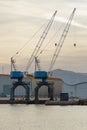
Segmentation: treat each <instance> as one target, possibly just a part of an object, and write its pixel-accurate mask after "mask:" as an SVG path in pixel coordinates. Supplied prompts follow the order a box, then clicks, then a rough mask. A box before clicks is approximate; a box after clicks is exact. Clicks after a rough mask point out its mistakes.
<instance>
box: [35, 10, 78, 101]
mask: <svg viewBox="0 0 87 130" xmlns="http://www.w3.org/2000/svg"><path fill="white" fill-rule="evenodd" d="M75 11H76V8H74V9H73V11H72V14H71V15H70V17H69V20H68V22H67V23H66V26H65V28H64V30H63V33H62V35H61V37H60V40H59V42H58V44H57V43H56V45H55V46H56V49H55V52H54V54H53V57H52V60H51V64H50V68H49V71H48V73H47V72H46V71H35V73H34V75H35V78H36V79H41V80H42V81H40V82H39V83H38V84H37V87H36V88H35V100H36V101H38V91H39V88H40V87H41V86H43V85H45V86H47V87H48V96H49V97H50V99H51V100H53V84H51V83H49V82H47V81H46V79H47V78H48V77H49V76H51V70H52V68H53V66H54V64H55V62H56V60H57V58H58V56H59V53H60V51H61V48H62V46H63V43H64V41H65V38H66V36H67V34H68V31H69V28H70V25H71V22H72V19H73V16H74V13H75Z"/></svg>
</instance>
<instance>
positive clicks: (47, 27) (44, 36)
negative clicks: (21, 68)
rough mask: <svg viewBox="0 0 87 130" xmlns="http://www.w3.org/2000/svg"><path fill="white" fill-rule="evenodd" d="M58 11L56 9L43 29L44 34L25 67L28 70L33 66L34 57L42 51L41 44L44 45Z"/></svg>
mask: <svg viewBox="0 0 87 130" xmlns="http://www.w3.org/2000/svg"><path fill="white" fill-rule="evenodd" d="M56 13H57V11H55V13H54V14H53V16H52V17H51V19H50V21H49V22H48V24H47V26H46V28H45V30H44V31H43V33H42V35H41V37H40V39H39V41H38V43H37V45H36V47H35V49H34V51H33V53H32V55H31V57H30V59H29V61H28V63H27V67H26V69H25V71H26V72H28V69H29V67H30V66H31V64H32V62H33V61H34V58H35V57H37V55H38V53H39V51H40V48H41V46H42V44H43V42H44V40H45V38H46V36H47V34H48V32H49V30H50V27H51V25H52V23H53V21H54V18H55V15H56Z"/></svg>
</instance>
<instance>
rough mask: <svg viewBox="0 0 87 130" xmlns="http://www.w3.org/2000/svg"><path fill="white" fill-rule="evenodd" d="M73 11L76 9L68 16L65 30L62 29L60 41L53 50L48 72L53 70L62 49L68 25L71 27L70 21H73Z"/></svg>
mask: <svg viewBox="0 0 87 130" xmlns="http://www.w3.org/2000/svg"><path fill="white" fill-rule="evenodd" d="M75 11H76V8H74V10H73V12H72V14H71V15H70V17H69V20H68V22H67V23H66V26H65V28H64V30H63V33H62V35H61V37H60V40H59V42H58V44H57V47H56V49H55V52H54V54H53V57H52V60H51V64H50V68H49V72H51V70H52V68H53V66H54V64H55V62H56V59H57V58H58V56H59V53H60V51H61V48H62V46H63V43H64V41H65V38H66V36H67V34H68V31H69V28H70V25H71V22H72V19H73V16H74V13H75Z"/></svg>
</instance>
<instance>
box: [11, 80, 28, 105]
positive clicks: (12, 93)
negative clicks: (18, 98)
mask: <svg viewBox="0 0 87 130" xmlns="http://www.w3.org/2000/svg"><path fill="white" fill-rule="evenodd" d="M19 85H20V86H23V87H24V89H25V92H26V99H25V100H26V103H29V101H30V87H29V85H28V84H27V83H25V82H14V83H13V86H12V87H11V91H10V101H11V102H13V101H14V100H15V98H14V97H15V89H16V88H17V87H18V86H19Z"/></svg>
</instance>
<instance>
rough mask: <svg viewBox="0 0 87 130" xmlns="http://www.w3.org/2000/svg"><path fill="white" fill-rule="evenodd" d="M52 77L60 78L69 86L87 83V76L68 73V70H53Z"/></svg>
mask: <svg viewBox="0 0 87 130" xmlns="http://www.w3.org/2000/svg"><path fill="white" fill-rule="evenodd" d="M52 77H59V78H61V79H62V80H63V81H64V82H66V83H68V84H76V83H81V82H87V74H85V73H76V72H73V71H66V70H61V69H56V70H53V71H52Z"/></svg>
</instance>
